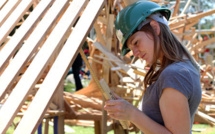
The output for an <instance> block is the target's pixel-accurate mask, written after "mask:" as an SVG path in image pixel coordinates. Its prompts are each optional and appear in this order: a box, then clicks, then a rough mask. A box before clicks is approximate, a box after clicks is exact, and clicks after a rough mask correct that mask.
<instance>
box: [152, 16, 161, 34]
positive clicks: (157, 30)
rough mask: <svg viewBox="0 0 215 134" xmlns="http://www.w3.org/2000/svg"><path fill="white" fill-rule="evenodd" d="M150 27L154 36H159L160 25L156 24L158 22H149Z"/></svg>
mask: <svg viewBox="0 0 215 134" xmlns="http://www.w3.org/2000/svg"><path fill="white" fill-rule="evenodd" d="M150 25H151V27H152V28H153V30H154V31H155V32H156V34H157V35H160V25H159V24H158V22H157V21H155V20H152V21H151V22H150Z"/></svg>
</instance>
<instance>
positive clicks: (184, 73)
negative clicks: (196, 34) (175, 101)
mask: <svg viewBox="0 0 215 134" xmlns="http://www.w3.org/2000/svg"><path fill="white" fill-rule="evenodd" d="M167 87H171V88H174V89H176V90H178V91H180V92H181V93H183V94H184V95H185V96H186V98H187V101H188V103H189V109H190V115H191V122H190V124H191V127H192V124H193V121H194V116H195V112H196V110H197V108H198V105H199V103H200V101H201V96H202V92H201V91H202V90H201V84H200V74H199V72H198V71H197V70H196V68H195V67H194V66H193V65H192V63H191V61H190V60H186V62H174V63H173V64H171V65H169V66H167V67H166V68H165V69H164V70H163V72H162V73H161V75H160V76H159V78H158V80H157V81H156V82H154V83H153V84H152V85H150V86H149V87H148V88H147V89H146V91H145V94H144V96H143V99H142V104H141V110H142V111H143V113H145V114H146V115H147V116H148V117H150V118H151V119H152V120H154V121H156V122H157V123H159V124H161V125H163V126H164V121H163V118H162V115H161V111H160V107H159V99H160V97H161V94H162V91H163V89H164V88H167ZM178 112H180V111H178ZM191 133H192V132H191Z"/></svg>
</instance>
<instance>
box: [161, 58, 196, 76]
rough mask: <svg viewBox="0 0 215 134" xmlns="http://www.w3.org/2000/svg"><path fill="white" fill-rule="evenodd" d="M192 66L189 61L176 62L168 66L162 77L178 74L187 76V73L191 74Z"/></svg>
mask: <svg viewBox="0 0 215 134" xmlns="http://www.w3.org/2000/svg"><path fill="white" fill-rule="evenodd" d="M191 64H192V63H191ZM191 64H190V63H189V61H188V62H187V61H180V62H174V63H172V64H170V65H168V66H167V67H166V68H165V69H164V70H163V72H162V73H161V75H173V74H178V73H180V74H181V73H182V74H183V73H184V74H187V73H189V71H190V70H192V69H191V68H192V67H191V66H192V65H191Z"/></svg>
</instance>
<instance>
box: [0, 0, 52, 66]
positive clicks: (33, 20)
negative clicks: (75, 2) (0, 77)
mask: <svg viewBox="0 0 215 134" xmlns="http://www.w3.org/2000/svg"><path fill="white" fill-rule="evenodd" d="M53 2H54V1H53V0H42V1H41V2H40V3H39V4H38V5H37V6H36V8H35V9H34V10H33V12H32V13H31V15H29V16H28V18H27V19H26V20H25V21H24V23H23V24H22V25H21V27H20V28H19V30H17V31H16V33H15V34H14V35H13V38H11V39H10V41H9V42H8V43H7V45H6V46H5V47H4V48H3V49H2V50H1V51H0V57H1V58H0V70H3V68H5V65H6V64H7V62H8V61H9V59H10V58H11V56H12V55H14V53H15V52H16V51H17V49H18V48H19V47H20V46H21V45H22V42H23V41H24V39H25V38H26V37H27V36H28V35H29V33H31V31H32V30H33V29H34V27H35V26H36V24H37V23H38V21H40V20H41V17H42V16H43V15H44V13H45V12H46V11H47V9H48V8H49V6H50V5H51V4H52V3H53Z"/></svg>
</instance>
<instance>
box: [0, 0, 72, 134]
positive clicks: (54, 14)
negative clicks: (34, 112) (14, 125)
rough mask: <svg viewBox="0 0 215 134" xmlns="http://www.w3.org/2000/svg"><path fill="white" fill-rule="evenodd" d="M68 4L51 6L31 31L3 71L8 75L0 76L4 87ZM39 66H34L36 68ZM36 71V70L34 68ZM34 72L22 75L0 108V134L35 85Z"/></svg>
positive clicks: (65, 0) (59, 1)
mask: <svg viewBox="0 0 215 134" xmlns="http://www.w3.org/2000/svg"><path fill="white" fill-rule="evenodd" d="M68 2H69V1H68V0H57V1H56V2H55V3H54V4H53V5H52V7H51V9H50V10H49V11H48V13H47V14H46V15H45V17H44V18H43V19H42V21H41V23H40V24H39V25H38V26H37V28H36V29H35V30H34V31H33V33H32V34H31V36H30V37H29V38H28V40H27V41H26V44H25V45H24V46H23V47H22V48H21V49H20V50H19V52H18V53H17V55H16V57H15V58H14V60H13V61H12V63H11V64H10V65H9V66H8V67H7V68H6V70H5V71H7V72H6V73H5V71H4V73H3V74H9V75H4V77H3V74H2V76H1V77H0V82H3V81H4V80H5V79H6V80H7V81H6V82H7V83H6V86H9V85H8V82H9V83H10V81H11V79H13V77H12V78H9V76H10V74H11V72H10V71H12V74H13V75H14V74H15V73H16V74H17V72H14V70H16V71H17V69H16V68H18V69H19V68H22V65H23V62H26V61H27V60H26V58H27V57H29V54H31V53H32V49H35V48H37V47H35V46H37V45H38V44H40V42H41V41H42V39H43V38H44V37H45V34H46V33H47V30H48V29H50V28H51V26H52V25H53V24H54V22H56V20H57V18H58V16H59V15H60V13H62V11H63V10H64V9H65V6H67V4H68ZM62 29H63V28H62ZM57 32H58V33H59V31H57ZM55 34H56V33H55ZM57 35H58V34H57ZM50 36H51V35H50ZM59 36H60V35H59ZM55 38H56V37H55ZM55 41H56V40H55ZM51 43H52V42H51ZM54 44H55V43H53V44H51V45H54ZM41 50H42V49H41ZM43 55H44V54H43ZM45 55H46V54H45ZM40 56H41V55H40ZM43 58H44V56H42V58H41V59H43ZM15 59H16V60H15ZM20 62H21V63H20ZM32 63H33V62H32ZM34 63H35V62H34ZM39 64H40V62H39ZM39 64H36V66H38V65H39ZM31 67H35V66H31ZM32 69H34V68H32ZM36 70H37V68H36ZM36 70H34V71H33V73H32V74H31V70H30V71H29V72H30V73H27V72H26V73H25V74H24V75H23V77H22V79H21V80H20V81H19V83H18V84H17V86H16V87H15V88H14V90H13V91H12V93H11V94H10V96H9V98H8V99H7V101H6V102H5V104H4V105H3V107H2V108H1V111H0V124H1V125H0V133H4V132H5V131H6V130H7V128H8V127H9V125H10V123H11V122H12V120H13V119H14V117H15V116H16V113H17V112H18V110H19V108H20V107H21V105H22V103H23V102H24V101H25V98H26V97H27V94H28V93H29V91H30V89H31V88H33V86H34V85H33V84H35V83H36V82H35V81H36V79H35V81H33V82H32V81H31V80H32V79H33V76H32V75H33V74H35V73H40V72H39V71H38V72H36ZM4 78H5V79H4ZM2 85H5V83H4V84H1V87H0V88H2ZM4 90H5V89H4V87H3V89H1V90H0V91H3V92H4ZM0 95H1V94H0ZM11 106H13V107H11ZM9 109H10V110H9ZM8 110H9V111H8Z"/></svg>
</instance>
